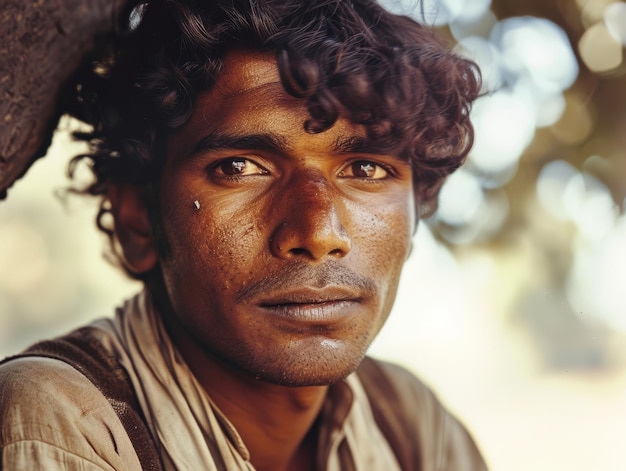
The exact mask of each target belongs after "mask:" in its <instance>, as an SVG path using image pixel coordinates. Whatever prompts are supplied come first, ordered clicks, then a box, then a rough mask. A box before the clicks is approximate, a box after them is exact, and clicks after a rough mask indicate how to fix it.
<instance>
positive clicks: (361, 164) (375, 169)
mask: <svg viewBox="0 0 626 471" xmlns="http://www.w3.org/2000/svg"><path fill="white" fill-rule="evenodd" d="M340 176H342V177H354V178H366V179H370V180H382V179H383V178H386V177H388V176H389V172H388V171H387V170H386V169H385V168H384V167H382V166H381V165H379V164H377V163H376V162H372V161H370V160H357V161H356V162H353V163H351V164H350V165H348V166H347V167H346V168H344V169H343V170H342V171H341V174H340Z"/></svg>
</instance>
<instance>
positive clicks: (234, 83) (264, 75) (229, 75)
mask: <svg viewBox="0 0 626 471" xmlns="http://www.w3.org/2000/svg"><path fill="white" fill-rule="evenodd" d="M268 86H269V87H270V88H275V87H279V89H280V90H281V91H282V85H281V84H280V76H279V73H278V68H277V66H276V58H275V57H274V54H273V53H269V52H258V51H240V50H235V51H231V52H230V53H228V54H227V55H226V57H225V58H224V65H223V67H222V70H221V72H220V75H219V77H218V80H217V82H216V84H215V86H214V87H213V89H212V92H213V93H212V94H219V95H222V96H225V97H229V96H236V95H240V94H245V93H247V92H251V91H254V90H258V89H259V88H263V87H268ZM276 91H278V90H276Z"/></svg>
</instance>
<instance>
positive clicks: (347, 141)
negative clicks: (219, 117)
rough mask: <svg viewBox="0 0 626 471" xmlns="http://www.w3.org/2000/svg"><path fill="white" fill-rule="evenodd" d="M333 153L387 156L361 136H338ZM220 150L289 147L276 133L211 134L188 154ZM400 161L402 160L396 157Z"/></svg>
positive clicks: (265, 149)
mask: <svg viewBox="0 0 626 471" xmlns="http://www.w3.org/2000/svg"><path fill="white" fill-rule="evenodd" d="M332 147H333V151H334V152H337V153H339V154H359V153H363V154H387V152H386V151H385V149H384V148H383V146H380V145H376V143H375V142H373V141H372V140H371V139H369V138H367V137H361V136H340V137H338V138H337V139H335V141H334V142H333V144H332ZM221 149H238V150H246V149H254V150H260V151H266V152H289V151H290V150H291V146H290V145H289V144H288V142H287V140H286V139H285V138H284V137H283V136H281V135H279V134H276V133H259V134H241V135H240V134H228V133H211V134H207V135H206V136H204V137H202V138H201V139H200V140H199V141H198V142H197V143H196V144H195V145H194V146H193V149H192V151H191V153H190V154H189V155H190V156H194V155H197V154H200V153H202V152H207V151H213V150H221ZM397 157H398V158H399V159H400V160H404V159H402V158H401V157H399V156H397Z"/></svg>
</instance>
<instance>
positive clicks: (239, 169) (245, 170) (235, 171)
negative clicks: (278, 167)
mask: <svg viewBox="0 0 626 471" xmlns="http://www.w3.org/2000/svg"><path fill="white" fill-rule="evenodd" d="M214 168H215V170H217V172H218V173H219V174H222V175H225V176H229V177H239V176H246V175H266V174H267V173H268V171H267V170H266V169H265V168H263V167H261V166H260V165H258V164H256V163H255V162H253V161H252V160H249V159H246V158H244V157H232V158H229V159H224V160H222V161H220V162H218V163H217V164H216V165H215V166H214Z"/></svg>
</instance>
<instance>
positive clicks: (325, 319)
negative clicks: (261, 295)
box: [261, 300, 358, 324]
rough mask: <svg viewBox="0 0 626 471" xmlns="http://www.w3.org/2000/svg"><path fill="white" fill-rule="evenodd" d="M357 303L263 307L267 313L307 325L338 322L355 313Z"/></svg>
mask: <svg viewBox="0 0 626 471" xmlns="http://www.w3.org/2000/svg"><path fill="white" fill-rule="evenodd" d="M357 304H358V303H357V302H356V301H346V300H343V301H329V302H325V303H311V304H276V305H269V306H267V305H266V306H261V308H262V309H263V310H265V311H266V312H267V311H269V312H271V313H272V315H275V316H277V317H280V318H282V319H285V320H288V321H292V322H298V323H307V324H328V323H332V322H338V321H341V320H343V319H345V318H346V317H349V316H350V315H351V314H353V313H354V310H355V308H356V307H357Z"/></svg>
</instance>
